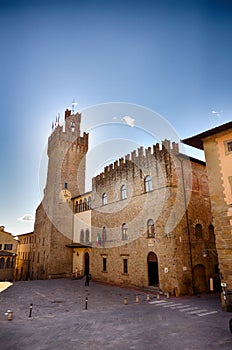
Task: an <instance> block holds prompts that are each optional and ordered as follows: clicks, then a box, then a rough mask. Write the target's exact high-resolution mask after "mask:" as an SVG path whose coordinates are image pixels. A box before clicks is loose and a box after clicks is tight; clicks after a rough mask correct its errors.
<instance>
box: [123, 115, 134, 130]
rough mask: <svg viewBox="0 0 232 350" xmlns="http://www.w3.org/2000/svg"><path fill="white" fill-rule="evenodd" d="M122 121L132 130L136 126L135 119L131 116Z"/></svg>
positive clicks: (126, 116)
mask: <svg viewBox="0 0 232 350" xmlns="http://www.w3.org/2000/svg"><path fill="white" fill-rule="evenodd" d="M122 120H123V121H124V122H125V123H126V124H127V125H129V126H131V127H132V128H133V126H134V125H135V119H134V118H132V117H130V116H129V115H125V117H123V118H122Z"/></svg>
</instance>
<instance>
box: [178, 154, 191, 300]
mask: <svg viewBox="0 0 232 350" xmlns="http://www.w3.org/2000/svg"><path fill="white" fill-rule="evenodd" d="M178 159H179V161H180V164H181V174H182V185H183V194H184V206H185V218H186V224H187V233H188V244H189V258H190V269H191V283H192V292H193V294H194V293H195V291H194V289H195V288H194V280H193V258H192V246H191V236H190V230H189V217H188V206H187V199H186V190H185V184H184V169H183V161H184V160H183V159H180V158H178Z"/></svg>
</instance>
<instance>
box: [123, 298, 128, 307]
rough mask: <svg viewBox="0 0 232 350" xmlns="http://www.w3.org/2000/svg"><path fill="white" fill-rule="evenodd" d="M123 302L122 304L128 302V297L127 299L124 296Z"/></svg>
mask: <svg viewBox="0 0 232 350" xmlns="http://www.w3.org/2000/svg"><path fill="white" fill-rule="evenodd" d="M123 303H124V305H127V304H128V299H127V297H124V300H123Z"/></svg>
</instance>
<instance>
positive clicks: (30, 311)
mask: <svg viewBox="0 0 232 350" xmlns="http://www.w3.org/2000/svg"><path fill="white" fill-rule="evenodd" d="M32 308H33V304H30V308H29V316H28V317H29V318H31V315H32Z"/></svg>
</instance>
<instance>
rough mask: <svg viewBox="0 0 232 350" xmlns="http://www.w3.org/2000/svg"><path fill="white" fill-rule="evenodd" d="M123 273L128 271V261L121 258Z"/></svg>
mask: <svg viewBox="0 0 232 350" xmlns="http://www.w3.org/2000/svg"><path fill="white" fill-rule="evenodd" d="M123 273H128V261H127V259H123Z"/></svg>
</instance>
